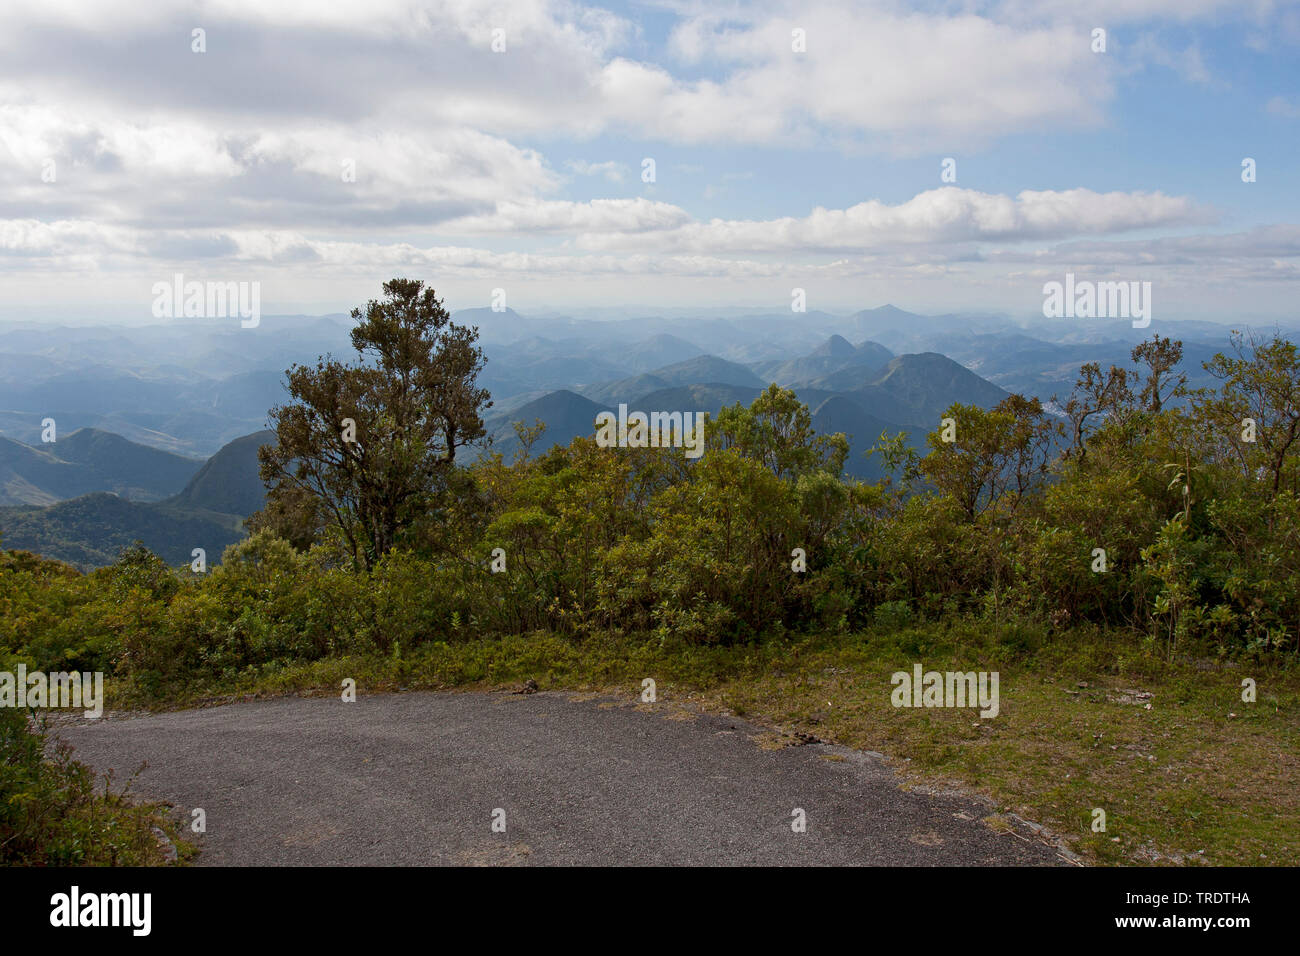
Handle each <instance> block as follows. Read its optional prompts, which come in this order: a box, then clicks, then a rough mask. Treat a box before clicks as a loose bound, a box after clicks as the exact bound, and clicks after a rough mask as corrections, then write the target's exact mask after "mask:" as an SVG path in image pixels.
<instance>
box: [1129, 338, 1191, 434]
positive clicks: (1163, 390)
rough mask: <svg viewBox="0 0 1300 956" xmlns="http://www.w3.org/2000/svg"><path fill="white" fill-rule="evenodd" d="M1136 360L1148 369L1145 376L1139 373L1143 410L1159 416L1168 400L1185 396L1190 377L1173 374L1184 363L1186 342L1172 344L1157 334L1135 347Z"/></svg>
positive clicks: (1134, 358)
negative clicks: (1180, 363)
mask: <svg viewBox="0 0 1300 956" xmlns="http://www.w3.org/2000/svg"><path fill="white" fill-rule="evenodd" d="M1131 356H1132V358H1133V361H1134V362H1136V363H1138V364H1139V365H1145V366H1146V373H1145V374H1142V373H1139V374H1138V375H1137V376H1136V378H1137V380H1138V381H1140V382H1141V383H1142V391H1141V392H1140V393H1139V394H1138V398H1139V399H1140V400H1141V402H1142V407H1143V408H1145V409H1146V410H1147V411H1149V412H1153V413H1155V414H1157V415H1158V414H1159V413H1160V409H1162V408H1163V407H1164V405H1165V403H1166V402H1167V401H1169V399H1171V398H1176V397H1178V396H1180V395H1182V394H1184V391H1183V390H1184V388H1185V387H1186V385H1187V376H1186V375H1184V374H1183V373H1182V372H1179V373H1178V374H1177V375H1174V374H1173V371H1174V369H1175V368H1177V367H1178V363H1179V362H1181V361H1182V360H1183V343H1182V342H1181V341H1173V342H1171V341H1169V339H1168V338H1163V339H1162V338H1161V337H1160V336H1158V335H1155V336H1152V337H1151V338H1150V339H1149V340H1148V341H1146V342H1143V343H1141V344H1140V345H1135V346H1134V347H1133V351H1132V353H1131Z"/></svg>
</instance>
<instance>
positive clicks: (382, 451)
mask: <svg viewBox="0 0 1300 956" xmlns="http://www.w3.org/2000/svg"><path fill="white" fill-rule="evenodd" d="M383 290H384V297H383V298H382V299H380V300H371V301H370V303H369V304H368V305H367V306H366V309H365V312H364V313H363V312H362V311H361V310H360V309H354V310H353V311H352V318H353V319H356V320H358V322H357V325H356V326H355V328H353V330H352V347H353V348H354V349H355V350H356V352H357V362H356V363H355V364H353V365H344V364H342V363H340V362H338V361H335V360H334V359H332V358H331V357H329V356H324V357H322V358H321V359H320V360H319V361H318V362H317V364H316V365H315V366H314V367H313V366H304V365H296V366H294V367H293V368H291V369H289V370H288V372H287V373H286V375H287V376H288V390H289V394H290V395H291V396H292V398H293V401H292V402H291V403H289V404H287V405H282V406H277V407H275V408H273V409H272V410H271V419H272V422H273V424H274V427H275V431H276V437H277V439H278V443H277V444H276V445H265V446H263V447H262V448H261V449H260V450H259V452H258V457H259V460H260V462H261V476H262V480H263V481H264V482H266V484H267V486H268V489H269V491H268V495H267V500H268V512H269V513H270V514H271V515H272V516H274V517H275V519H276V521H277V522H278V521H283V520H284V519H285V518H286V516H293V515H302V516H304V519H303V520H313V521H321V522H323V523H324V525H325V527H326V528H327V529H328V531H329V532H332V533H335V534H337V536H338V538H339V539H340V540H341V542H342V544H343V545H344V547H345V548H346V549H347V551H348V552H349V553H350V554H351V556H352V559H353V562H354V563H355V564H356V565H358V566H360V567H366V568H368V567H371V566H373V564H374V563H375V562H376V561H377V560H378V559H379V558H380V557H381V556H382V555H383V554H384V553H386V552H387V551H389V550H390V549H391V548H392V547H393V546H394V545H395V544H396V543H397V542H398V540H399V537H401V536H402V534H403V533H404V532H405V531H407V530H408V529H409V528H411V526H412V525H413V524H414V523H415V522H416V521H417V520H423V519H426V518H427V516H428V515H429V514H431V513H432V514H434V515H436V514H437V513H439V511H440V508H441V506H442V505H443V504H445V499H446V496H447V494H448V493H449V492H448V489H449V487H450V486H451V485H452V484H453V478H454V472H455V468H456V452H457V450H458V449H460V448H463V447H465V446H467V445H472V444H475V443H477V442H478V441H479V440H481V439H482V438H483V436H484V434H485V431H484V428H483V420H482V418H481V411H482V410H484V409H486V408H488V407H490V406H491V404H492V403H491V401H490V400H489V397H488V393H487V391H486V389H481V388H478V387H477V384H476V380H477V376H478V373H479V372H480V371H482V369H483V364H484V356H483V351H482V349H480V348H478V347H477V346H476V345H475V342H476V341H477V339H478V330H477V329H476V328H465V327H463V326H459V325H456V324H454V323H453V322H451V318H450V316H449V315H448V314H447V311H446V310H445V309H444V308H443V306H442V302H441V301H439V300H438V298H437V297H436V296H435V294H434V291H433V289H431V288H426V287H425V286H424V283H423V282H421V281H419V280H413V279H393V280H392V281H390V282H385V283H384V286H383ZM313 505H314V506H313ZM271 524H273V525H274V524H275V522H271Z"/></svg>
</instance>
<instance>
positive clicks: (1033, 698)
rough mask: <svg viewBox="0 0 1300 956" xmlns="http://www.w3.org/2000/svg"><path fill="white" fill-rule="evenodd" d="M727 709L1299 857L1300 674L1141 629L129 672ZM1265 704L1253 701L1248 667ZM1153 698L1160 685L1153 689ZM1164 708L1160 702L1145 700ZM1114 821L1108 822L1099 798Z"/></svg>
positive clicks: (1104, 853)
mask: <svg viewBox="0 0 1300 956" xmlns="http://www.w3.org/2000/svg"><path fill="white" fill-rule="evenodd" d="M915 663H921V664H922V665H923V667H924V668H925V669H926V670H931V669H933V670H940V671H947V670H962V671H966V670H975V671H997V672H998V673H999V675H1000V680H1001V686H1000V712H999V714H998V716H997V717H995V718H990V719H981V718H980V717H979V715H978V710H977V709H955V708H953V709H945V708H932V709H912V708H895V707H893V706H892V704H891V702H890V693H891V691H892V689H893V687H892V685H891V683H890V675H891V674H892V673H893V672H895V671H900V670H902V671H911V669H912V666H913V664H915ZM645 677H651V678H653V679H654V680H655V681H656V685H657V691H658V695H659V699H660V701H661V702H663V703H674V702H675V703H678V704H685V705H688V706H692V707H697V708H700V709H705V710H712V711H717V712H721V711H724V710H726V711H730V712H731V713H734V714H736V715H737V716H742V717H746V718H748V719H751V720H754V721H756V722H759V723H764V724H767V725H769V726H776V727H779V728H781V729H783V730H785V731H787V732H789V733H798V732H803V733H810V734H814V735H815V736H817V737H819V738H821V739H823V740H827V741H831V742H834V743H839V744H844V745H847V746H850V747H856V748H860V749H868V750H874V751H879V752H883V753H885V754H887V755H889V757H890V758H891V759H892V760H893V763H894V766H895V767H896V769H897V770H898V772H899V773H900V775H901V776H902V778H903V781H904V783H905V785H913V784H920V785H928V786H940V787H958V788H961V789H964V790H967V791H974V792H978V793H982V794H983V795H985V796H986V797H988V798H990V799H991V800H992V801H994V802H995V803H996V804H997V805H998V807H999V808H1000V809H1002V810H1003V811H1009V812H1014V813H1017V814H1019V815H1020V816H1022V817H1025V818H1027V819H1031V820H1034V821H1036V822H1038V823H1041V824H1044V825H1046V826H1048V827H1049V828H1051V829H1052V830H1054V831H1055V832H1056V833H1057V834H1058V835H1059V836H1061V837H1062V838H1063V839H1065V840H1066V841H1067V842H1068V843H1069V844H1070V847H1071V849H1073V850H1074V851H1075V852H1076V853H1079V854H1080V855H1081V856H1082V857H1083V858H1084V859H1085V860H1088V861H1089V862H1093V863H1101V864H1185V865H1195V864H1199V863H1205V864H1216V865H1234V864H1236V865H1276V866H1294V865H1297V864H1300V793H1297V791H1296V789H1295V786H1294V781H1296V780H1297V779H1300V722H1297V720H1296V715H1297V714H1298V713H1300V706H1298V705H1300V672H1298V671H1297V669H1296V667H1295V666H1294V664H1292V665H1290V666H1287V665H1286V664H1285V663H1275V664H1272V665H1265V664H1262V663H1247V662H1240V661H1239V662H1233V661H1224V660H1217V659H1212V658H1203V657H1196V656H1191V655H1182V656H1175V657H1172V658H1171V656H1170V655H1169V654H1168V653H1166V652H1165V651H1164V650H1162V649H1160V648H1157V647H1154V646H1151V645H1150V644H1147V643H1144V642H1143V641H1142V640H1141V639H1140V638H1136V637H1131V636H1129V635H1127V634H1120V633H1113V632H1102V631H1095V630H1087V631H1083V630H1076V631H1069V632H1064V633H1060V634H1057V635H1055V636H1048V635H1047V634H1046V633H1044V632H1042V631H1040V630H1037V629H1034V628H1017V627H1014V626H1001V627H994V626H993V625H991V624H987V623H984V622H979V621H973V620H959V621H955V622H951V623H949V624H927V625H922V626H915V627H907V628H903V629H898V630H895V629H885V628H878V629H874V630H871V631H868V632H865V633H859V634H836V635H820V636H813V637H798V638H777V639H772V640H770V641H768V642H765V643H763V644H761V645H749V646H738V647H730V648H722V647H699V646H690V645H686V644H683V643H681V642H677V641H673V640H671V639H659V638H650V639H645V638H642V639H631V638H623V637H614V636H609V635H597V636H592V637H588V638H586V639H584V640H581V641H578V640H571V639H568V638H564V637H560V636H556V635H553V634H535V635H530V636H525V637H506V638H501V639H490V640H489V639H479V640H468V641H465V642H463V643H456V644H447V643H442V642H439V643H434V644H428V645H422V646H421V647H419V648H417V649H415V650H413V651H411V652H408V653H402V651H401V649H400V648H399V649H397V652H396V653H395V654H393V655H390V656H386V657H382V658H379V657H365V658H330V659H325V660H321V661H316V662H312V663H294V664H288V665H284V666H274V667H264V668H262V669H261V670H259V671H257V672H250V673H245V674H242V675H239V676H238V677H236V678H235V679H234V680H226V681H222V682H218V683H216V684H212V685H206V686H204V685H191V686H189V687H187V688H186V689H185V691H184V692H182V693H176V694H173V695H172V696H170V697H169V698H168V699H167V700H166V701H163V702H160V701H157V700H148V699H146V698H145V697H143V696H142V695H141V694H140V693H139V692H138V691H136V690H135V689H133V688H132V687H131V686H130V685H129V684H118V685H115V686H114V687H113V688H111V693H112V696H111V697H110V699H111V700H114V701H115V702H118V703H127V704H135V705H141V704H148V705H151V706H159V705H160V703H161V704H162V705H165V706H170V707H176V706H193V705H196V704H203V703H216V702H224V701H229V700H232V699H240V698H242V697H246V696H262V695H274V694H284V693H339V692H340V685H341V683H342V681H343V680H344V679H345V678H352V679H353V680H355V681H356V682H357V687H358V693H360V694H367V693H379V692H387V691H401V690H413V689H451V688H461V689H485V688H496V687H508V686H511V685H513V684H517V683H521V682H523V681H524V680H527V679H530V678H531V679H533V680H535V681H536V682H537V683H538V685H539V686H540V687H541V689H543V690H561V689H563V690H574V691H613V692H617V693H620V694H625V695H629V696H630V695H634V694H639V693H640V690H641V681H642V679H643V678H645ZM1245 677H1250V678H1252V679H1254V680H1255V682H1256V684H1257V688H1258V690H1257V694H1258V699H1257V701H1256V702H1254V703H1246V702H1243V700H1242V687H1241V684H1242V679H1243V678H1245ZM1144 695H1150V696H1149V697H1148V696H1144ZM1148 705H1149V706H1148ZM1097 809H1100V810H1103V811H1105V824H1106V829H1105V832H1093V829H1092V824H1093V820H1094V811H1095V810H1097Z"/></svg>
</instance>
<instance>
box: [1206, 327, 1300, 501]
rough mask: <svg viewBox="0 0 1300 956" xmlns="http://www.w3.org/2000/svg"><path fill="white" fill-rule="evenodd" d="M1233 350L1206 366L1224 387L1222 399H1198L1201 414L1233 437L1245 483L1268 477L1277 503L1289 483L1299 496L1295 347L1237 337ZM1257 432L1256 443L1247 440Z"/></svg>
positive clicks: (1299, 399) (1299, 382) (1299, 358)
mask: <svg viewBox="0 0 1300 956" xmlns="http://www.w3.org/2000/svg"><path fill="white" fill-rule="evenodd" d="M1232 350H1233V354H1232V355H1224V354H1223V353H1222V352H1220V353H1219V354H1217V355H1215V356H1214V358H1213V359H1211V360H1210V361H1208V362H1205V363H1204V367H1205V370H1206V371H1207V372H1209V373H1210V374H1211V375H1213V376H1214V377H1215V378H1217V379H1219V380H1220V381H1221V382H1222V383H1223V385H1222V387H1221V388H1220V389H1219V391H1218V393H1217V394H1208V395H1207V394H1204V393H1203V394H1201V395H1200V396H1198V400H1197V411H1198V413H1199V414H1200V415H1201V416H1203V417H1204V419H1205V420H1206V421H1208V422H1210V423H1212V425H1213V427H1215V429H1216V431H1217V433H1218V434H1220V435H1227V436H1228V438H1229V441H1230V442H1231V445H1232V448H1233V449H1234V451H1235V452H1236V454H1237V457H1238V460H1239V461H1240V463H1241V466H1242V470H1243V472H1244V474H1245V477H1247V478H1250V477H1252V476H1253V475H1256V474H1260V475H1262V476H1263V477H1266V478H1267V479H1268V481H1269V484H1270V487H1271V489H1272V496H1273V497H1276V496H1277V494H1278V492H1279V491H1281V490H1282V488H1283V482H1284V480H1285V481H1286V482H1287V483H1288V484H1289V485H1290V487H1291V489H1292V490H1293V491H1294V490H1300V481H1298V480H1297V479H1298V478H1300V476H1298V475H1297V474H1296V469H1295V460H1294V455H1293V449H1295V448H1296V447H1297V444H1296V443H1297V442H1298V441H1300V355H1297V353H1296V347H1295V344H1294V343H1293V342H1288V341H1287V340H1286V339H1283V338H1282V337H1281V336H1279V335H1277V334H1274V335H1273V337H1272V338H1271V339H1269V340H1267V341H1263V342H1260V341H1257V340H1256V339H1255V337H1254V335H1250V336H1248V337H1246V336H1243V335H1242V334H1241V333H1240V332H1237V331H1234V332H1233V333H1232ZM1248 353H1249V354H1248ZM1247 419H1249V420H1250V422H1251V423H1253V427H1248V425H1247ZM1252 432H1253V435H1252V436H1251V437H1253V441H1252V440H1250V438H1247V437H1245V436H1246V435H1248V434H1250V433H1252Z"/></svg>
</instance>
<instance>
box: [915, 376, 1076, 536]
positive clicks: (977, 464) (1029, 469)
mask: <svg viewBox="0 0 1300 956" xmlns="http://www.w3.org/2000/svg"><path fill="white" fill-rule="evenodd" d="M944 415H945V416H946V417H948V418H951V419H953V420H954V422H955V424H956V435H955V437H954V439H953V440H952V441H945V440H944V437H945V436H944V429H943V428H939V429H936V430H935V431H933V432H931V433H930V434H929V435H928V436H926V440H927V441H928V442H929V445H930V453H929V454H928V455H926V456H925V458H924V459H922V461H921V466H920V467H921V472H922V474H923V475H924V476H925V477H926V478H927V479H929V480H930V481H931V482H932V483H933V484H934V486H935V487H936V488H938V489H939V490H940V491H941V492H943V493H944V494H946V495H949V496H950V497H951V498H953V500H955V501H956V502H957V504H958V505H959V506H960V507H961V510H962V511H963V512H964V513H965V514H966V517H967V518H968V519H971V520H974V519H975V518H976V517H977V516H978V515H980V514H982V513H984V512H985V511H987V510H989V509H990V508H994V507H999V508H1003V509H1005V510H1006V511H1014V510H1015V509H1016V507H1017V506H1018V505H1019V504H1020V502H1021V500H1022V499H1023V498H1024V497H1025V496H1026V495H1027V494H1029V493H1030V492H1031V491H1033V490H1034V489H1036V488H1037V487H1038V486H1039V485H1040V484H1041V483H1042V482H1043V480H1044V479H1045V477H1046V475H1047V469H1048V465H1049V464H1050V462H1051V458H1052V447H1053V440H1054V438H1055V436H1056V434H1057V430H1058V429H1057V426H1056V425H1055V424H1054V423H1053V422H1052V420H1051V418H1050V416H1048V414H1047V413H1046V412H1045V411H1044V410H1043V406H1042V404H1041V403H1040V402H1039V401H1038V399H1036V398H1025V397H1024V396H1023V395H1008V396H1007V397H1006V398H1004V399H1003V400H1002V401H1001V402H999V403H998V404H997V406H995V407H994V408H993V409H991V410H990V411H985V410H984V409H982V408H980V407H979V406H978V405H962V404H960V403H957V404H953V405H952V406H951V407H949V409H948V410H947V411H946V412H945V413H944Z"/></svg>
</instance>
